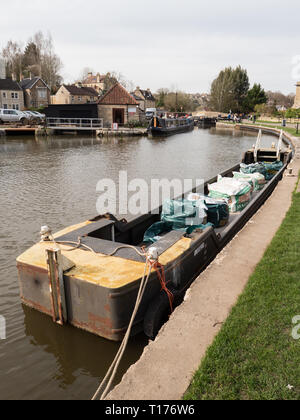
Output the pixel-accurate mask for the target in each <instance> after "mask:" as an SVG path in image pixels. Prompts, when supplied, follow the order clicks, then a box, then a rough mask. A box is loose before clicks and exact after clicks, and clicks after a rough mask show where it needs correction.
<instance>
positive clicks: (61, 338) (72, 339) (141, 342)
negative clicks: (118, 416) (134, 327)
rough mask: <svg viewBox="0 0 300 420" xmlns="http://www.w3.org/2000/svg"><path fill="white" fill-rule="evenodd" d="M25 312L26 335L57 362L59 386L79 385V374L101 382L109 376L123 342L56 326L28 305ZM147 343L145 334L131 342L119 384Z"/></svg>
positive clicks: (55, 376) (66, 326)
mask: <svg viewBox="0 0 300 420" xmlns="http://www.w3.org/2000/svg"><path fill="white" fill-rule="evenodd" d="M23 310H24V315H25V319H24V323H25V334H26V335H27V336H28V337H30V339H31V340H30V342H31V344H32V345H34V346H38V347H42V348H43V350H44V351H46V352H47V353H50V354H52V355H53V356H54V357H55V359H56V361H57V371H55V372H54V373H53V376H52V378H53V380H55V381H57V382H58V383H59V387H61V388H62V389H67V388H68V386H70V385H73V384H74V383H75V381H76V379H77V377H78V376H79V375H83V376H88V377H93V378H99V380H101V379H102V378H103V377H104V376H105V374H106V372H107V370H108V368H109V366H110V364H111V362H112V361H113V358H114V356H115V354H116V352H117V351H118V349H119V345H120V344H119V343H115V342H111V341H108V340H105V339H103V338H101V337H97V336H94V335H93V334H90V333H87V332H85V331H81V330H79V329H77V328H74V327H72V326H70V325H65V326H64V327H61V326H59V325H56V324H54V323H53V321H52V319H51V318H50V317H48V316H47V315H44V314H41V313H39V312H37V311H35V310H32V309H30V308H28V307H26V306H23ZM146 344H147V339H146V337H145V336H144V335H142V334H141V335H139V336H137V337H133V338H132V339H131V341H130V343H129V346H128V349H127V351H126V354H125V357H124V360H123V363H122V365H121V368H120V372H119V375H118V377H117V379H116V380H117V381H120V379H121V378H122V376H123V374H124V373H125V372H126V370H127V369H128V368H129V367H130V365H131V364H133V363H134V362H135V361H137V360H138V358H139V356H140V354H141V353H142V351H143V349H144V347H145V345H146ZM91 391H93V390H91ZM50 397H51V396H50Z"/></svg>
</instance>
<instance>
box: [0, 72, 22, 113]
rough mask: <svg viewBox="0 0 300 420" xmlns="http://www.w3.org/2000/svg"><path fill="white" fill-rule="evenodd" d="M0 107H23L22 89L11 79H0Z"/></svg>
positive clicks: (18, 108)
mask: <svg viewBox="0 0 300 420" xmlns="http://www.w3.org/2000/svg"><path fill="white" fill-rule="evenodd" d="M0 108H2V109H16V110H17V111H22V110H23V109H24V95H23V90H22V88H21V86H20V85H19V83H18V82H16V81H15V80H12V79H0Z"/></svg>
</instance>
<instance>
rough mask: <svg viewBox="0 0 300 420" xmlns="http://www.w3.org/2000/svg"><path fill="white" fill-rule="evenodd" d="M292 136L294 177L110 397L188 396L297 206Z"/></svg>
mask: <svg viewBox="0 0 300 420" xmlns="http://www.w3.org/2000/svg"><path fill="white" fill-rule="evenodd" d="M246 128H248V127H246ZM231 130H232V128H231ZM289 139H290V141H291V142H292V143H293V145H294V147H295V150H296V153H295V158H294V161H293V163H292V164H291V165H290V167H291V168H292V169H293V171H292V173H293V175H292V176H288V175H287V176H285V177H284V178H283V180H282V182H280V183H279V184H278V186H277V188H276V190H275V191H274V193H273V195H272V196H271V197H270V198H269V199H268V201H267V202H266V203H265V205H264V206H263V207H262V208H261V209H260V210H259V211H258V212H257V214H256V215H255V216H254V217H253V218H252V219H251V220H250V221H249V222H248V224H247V225H246V226H245V227H244V229H243V230H242V231H241V232H240V233H239V234H238V235H237V236H236V237H235V238H234V239H233V240H232V242H231V243H230V244H229V245H228V246H227V247H226V248H225V249H224V250H223V251H222V252H221V254H220V255H219V256H218V257H217V258H216V260H215V261H214V262H213V263H212V264H211V265H210V266H209V267H208V269H207V270H206V271H205V272H204V273H202V274H201V275H200V277H199V278H198V279H197V281H196V282H195V283H194V284H193V286H192V287H191V289H190V290H189V291H188V293H187V295H186V298H185V302H184V303H183V304H182V305H181V306H180V307H179V308H177V309H176V311H175V312H174V313H173V315H172V316H171V318H170V321H169V322H168V323H167V324H166V325H165V326H164V327H163V329H162V330H161V332H160V334H159V335H158V337H157V339H156V340H155V341H154V342H151V343H150V344H149V346H148V347H147V348H146V349H145V350H144V353H143V355H142V357H141V359H140V360H139V361H138V362H137V363H136V364H135V365H134V366H132V367H131V368H130V369H129V371H128V372H127V373H126V375H125V376H124V378H123V380H122V382H121V384H120V385H119V386H117V387H116V388H115V389H114V390H113V391H112V392H111V393H110V395H109V396H108V399H109V400H118V399H121V400H145V399H146V400H165V399H166V400H178V399H181V398H182V397H183V395H184V394H185V392H186V390H187V389H188V387H189V386H190V383H191V381H192V378H193V375H194V372H195V371H196V370H197V369H198V367H199V365H200V364H201V361H202V360H203V357H204V356H205V354H206V351H207V349H208V347H209V346H210V345H211V344H212V343H213V341H214V339H215V337H216V336H217V335H218V333H219V331H220V330H221V328H222V325H223V323H224V322H225V321H226V319H227V318H228V316H229V314H230V312H231V310H232V308H233V307H234V305H235V304H236V302H237V300H238V297H239V296H240V295H241V293H242V292H243V290H244V288H245V286H246V285H247V283H248V281H249V278H250V276H251V274H252V273H253V272H254V269H255V267H256V266H257V264H258V263H259V262H260V260H261V259H262V257H263V255H264V253H265V251H266V249H267V247H268V246H269V244H270V242H271V240H272V239H273V237H274V235H275V234H276V232H277V230H278V229H279V227H280V226H281V223H282V221H283V220H284V218H285V216H286V214H287V211H288V210H289V208H290V206H291V203H292V193H293V191H294V190H295V187H296V184H297V181H298V176H297V175H298V173H299V170H300V156H299V139H297V138H291V137H289ZM152 378H155V379H154V380H152Z"/></svg>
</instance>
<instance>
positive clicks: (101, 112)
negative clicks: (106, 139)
mask: <svg viewBox="0 0 300 420" xmlns="http://www.w3.org/2000/svg"><path fill="white" fill-rule="evenodd" d="M114 109H124V124H127V123H128V122H129V121H139V120H140V118H139V112H138V109H137V111H136V112H135V113H134V114H131V113H129V112H128V105H102V104H100V105H98V117H99V118H102V119H103V125H104V127H111V125H112V123H113V122H114V121H113V110H114Z"/></svg>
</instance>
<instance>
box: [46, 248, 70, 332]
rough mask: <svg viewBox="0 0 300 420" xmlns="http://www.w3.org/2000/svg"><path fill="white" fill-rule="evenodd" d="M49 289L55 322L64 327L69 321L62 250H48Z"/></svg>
mask: <svg viewBox="0 0 300 420" xmlns="http://www.w3.org/2000/svg"><path fill="white" fill-rule="evenodd" d="M46 258H47V265H48V277H49V287H50V292H51V302H52V311H53V312H52V315H53V322H55V323H57V324H60V325H64V323H66V322H67V320H68V314H67V305H66V296H65V285H64V271H63V262H62V254H61V250H60V249H47V250H46Z"/></svg>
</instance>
